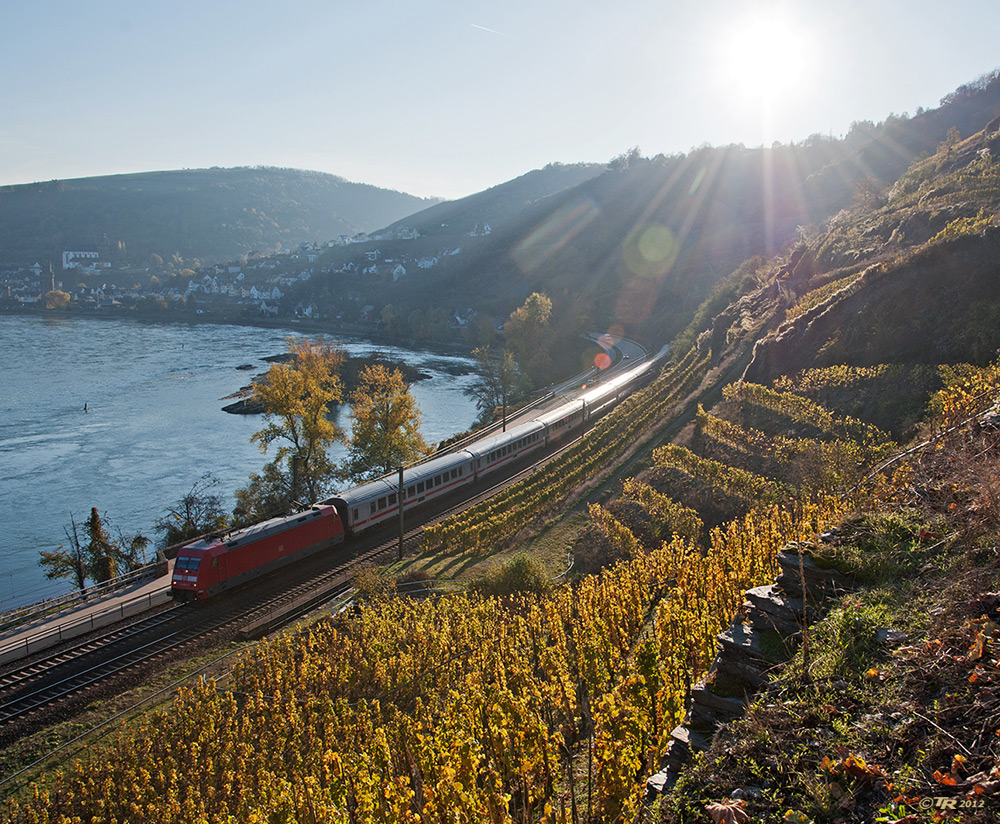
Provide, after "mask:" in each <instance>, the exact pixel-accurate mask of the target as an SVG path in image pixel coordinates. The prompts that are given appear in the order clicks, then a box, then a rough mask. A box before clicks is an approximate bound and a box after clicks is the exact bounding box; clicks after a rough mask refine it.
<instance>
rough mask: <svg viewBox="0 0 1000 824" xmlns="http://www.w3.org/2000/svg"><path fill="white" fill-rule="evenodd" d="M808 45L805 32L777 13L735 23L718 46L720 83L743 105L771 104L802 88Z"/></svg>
mask: <svg viewBox="0 0 1000 824" xmlns="http://www.w3.org/2000/svg"><path fill="white" fill-rule="evenodd" d="M807 41H808V37H807V32H806V31H805V30H804V28H803V27H802V26H801V25H800V24H799V23H798V22H797V21H795V20H794V19H793V18H792V17H790V16H788V15H787V14H784V13H781V12H779V11H776V10H774V11H757V12H755V13H754V14H752V15H748V16H746V17H744V18H742V19H736V20H734V21H733V25H732V28H731V29H730V30H729V33H728V35H727V36H725V37H724V38H723V42H722V44H721V45H722V55H721V60H720V70H721V74H722V80H723V82H724V83H726V85H727V86H729V87H730V88H731V89H732V92H733V94H734V95H737V96H739V97H740V98H741V99H742V100H743V101H744V102H747V103H752V102H767V103H770V102H773V101H774V100H775V99H776V98H778V97H780V96H781V95H783V94H786V93H787V92H790V91H793V90H795V89H797V88H801V87H802V86H804V81H805V76H806V73H807V70H808V68H809V55H808V46H807Z"/></svg>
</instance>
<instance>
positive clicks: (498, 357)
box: [466, 346, 525, 423]
mask: <svg viewBox="0 0 1000 824" xmlns="http://www.w3.org/2000/svg"><path fill="white" fill-rule="evenodd" d="M472 354H473V355H474V356H475V358H476V360H477V361H478V362H479V378H478V379H477V380H476V382H475V383H473V384H472V386H470V387H469V389H468V390H466V391H467V393H468V395H469V396H470V397H472V398H475V401H476V409H478V410H479V420H480V421H481V422H483V423H490V422H492V421H493V420H494V419H495V418H496V414H497V409H500V408H505V407H506V406H507V405H508V404H509V403H511V402H512V401H515V400H518V399H519V398H520V397H522V396H523V395H524V392H525V380H524V375H522V374H521V369H520V367H519V366H518V365H517V361H516V360H515V359H514V355H513V354H512V353H511V351H510V350H509V349H503V350H501V351H500V352H498V353H496V352H494V350H493V347H490V346H480V347H479V348H478V349H476V350H475V351H474V352H473V353H472Z"/></svg>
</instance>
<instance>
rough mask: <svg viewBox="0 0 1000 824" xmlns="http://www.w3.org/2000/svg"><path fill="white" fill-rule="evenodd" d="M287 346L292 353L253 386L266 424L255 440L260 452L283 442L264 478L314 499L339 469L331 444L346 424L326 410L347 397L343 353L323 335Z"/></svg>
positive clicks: (294, 496) (291, 497)
mask: <svg viewBox="0 0 1000 824" xmlns="http://www.w3.org/2000/svg"><path fill="white" fill-rule="evenodd" d="M288 349H289V351H290V352H291V353H292V354H293V355H294V356H295V357H294V359H293V360H292V361H291V362H290V363H276V364H274V365H272V366H271V368H270V369H269V370H268V373H267V377H266V379H265V380H264V381H263V382H261V383H260V384H258V385H257V387H256V389H255V391H256V393H257V397H258V398H259V399H260V401H261V403H262V404H263V406H264V412H265V415H266V416H267V425H266V426H264V428H263V429H261V430H260V431H258V432H256V433H254V435H253V436H252V437H251V440H252V441H254V442H255V443H257V444H258V445H259V446H260V450H261V452H267V449H268V447H269V446H270V445H271V444H272V443H275V442H278V443H279V444H280V445H279V446H278V449H277V451H276V453H275V458H274V461H272V463H271V464H269V465H268V467H270V471H268V467H265V478H267V477H271V478H272V479H273V480H275V481H276V482H277V483H284V484H285V485H286V486H287V493H288V496H287V497H288V502H293V501H302V502H306V503H312V502H313V501H316V500H318V499H319V498H320V497H322V495H323V494H324V492H325V491H326V487H327V485H328V483H329V482H330V480H331V479H332V478H333V476H334V474H335V466H334V463H333V461H332V460H331V459H330V456H329V454H328V453H327V449H328V448H329V447H330V446H332V445H333V444H334V443H337V442H338V441H340V442H342V441H343V440H344V433H343V430H341V428H340V427H339V426H337V425H336V423H334V422H333V421H332V420H330V418H329V417H328V416H327V410H328V407H329V406H330V405H331V404H335V403H339V402H340V401H342V400H343V388H342V385H341V382H340V375H339V370H340V367H341V364H343V362H344V353H343V351H341V350H340V349H338V348H337V347H336V346H334V345H332V344H330V343H328V342H327V341H325V340H323V338H317V339H315V340H308V339H301V340H296V339H294V338H291V339H289V341H288ZM251 483H253V481H251ZM238 497H239V495H238ZM278 497H279V498H280V496H278ZM255 514H258V515H267V514H271V513H263V512H261V513H255Z"/></svg>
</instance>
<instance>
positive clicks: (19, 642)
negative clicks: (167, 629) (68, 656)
mask: <svg viewBox="0 0 1000 824" xmlns="http://www.w3.org/2000/svg"><path fill="white" fill-rule="evenodd" d="M162 569H163V565H162V564H161V566H160V567H159V568H156V567H147V568H146V569H145V570H143V571H142V572H141V574H138V575H134V576H131V579H130V580H126V581H124V582H122V581H119V582H117V583H116V585H115V587H114V588H113V589H109V590H106V591H103V592H95V593H91V594H88V597H87V598H86V600H84V599H83V597H82V596H80V595H79V593H77V594H75V595H73V596H64V597H62V598H54V599H51V600H50V601H42V602H41V603H38V604H33V605H31V606H30V607H24V608H22V609H19V610H15V611H12V612H10V613H0V627H5V626H6V627H8V628H6V629H0V666H2V665H4V664H9V663H11V662H12V661H17V660H19V659H21V658H27V657H28V656H29V655H34V654H35V653H37V652H41V651H43V650H45V649H48V648H50V647H54V646H56V645H57V644H61V643H62V642H63V641H68V640H70V639H73V638H78V637H80V636H82V635H86V634H87V633H89V632H93V631H94V630H97V629H100V628H101V627H106V626H110V625H111V624H113V623H115V622H116V621H121V620H122V619H124V618H128V617H130V616H134V615H139V614H141V613H143V612H146V611H148V610H150V609H153V608H154V607H157V606H160V605H161V604H165V603H167V602H169V601H170V576H171V573H172V572H173V561H170V562H169V563H168V564H167V566H166V572H163V571H162ZM158 571H159V572H160V574H159V575H157V574H156V573H157V572H158Z"/></svg>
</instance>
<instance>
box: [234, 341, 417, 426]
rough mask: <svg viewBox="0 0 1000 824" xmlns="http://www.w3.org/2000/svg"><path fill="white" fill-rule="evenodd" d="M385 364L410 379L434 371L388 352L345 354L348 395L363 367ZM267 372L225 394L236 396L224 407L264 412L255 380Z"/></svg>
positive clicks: (280, 358)
mask: <svg viewBox="0 0 1000 824" xmlns="http://www.w3.org/2000/svg"><path fill="white" fill-rule="evenodd" d="M293 357H294V355H292V354H291V353H290V352H285V353H283V354H281V355H270V356H268V357H266V358H263V360H265V361H267V362H268V363H287V362H288V361H290V360H292V358H293ZM376 365H380V366H384V367H386V368H387V369H398V370H399V371H400V372H402V373H403V378H404V379H405V380H406V382H407V383H416V382H417V381H422V380H427V379H428V378H429V377H430V375H427V374H425V373H423V372H421V371H420V370H419V369H417V368H415V367H413V366H409V365H408V364H406V363H404V362H403V361H397V360H392V359H390V358H387V357H385V356H384V355H379V354H377V353H374V352H373V353H371V354H368V355H362V356H359V357H352V356H350V355H349V356H348V357H347V358H345V360H344V363H343V366H341V368H340V379H341V381H343V384H344V395H345V396H347V395H348V394H350V393H351V392H352V391H354V389H356V388H357V386H358V384H360V382H361V377H360V376H361V370H362V369H364V368H365V367H366V366H376ZM236 368H237V369H240V370H243V371H247V370H248V369H252V368H254V367H253V366H252V365H251V364H241V365H240V366H237V367H236ZM266 376H267V373H266V372H262V373H261V374H259V375H256V376H255V377H254V379H253V382H252V383H250V384H248V385H247V386H243V387H241V388H240V389H238V390H237V391H236V392H233V393H232V394H231V395H226V397H224V398H222V400H224V401H228V400H232V399H233V398H235V399H236V400H234V401H233V403H230V404H228V405H227V406H224V407H222V411H223V412H229V413H230V414H232V415H262V414H263V413H264V407H263V405H262V404H261V402H260V400H259V399H258V397H257V393H256V392H255V391H254V384H256V383H257V382H258V381H262V380H264V379H265V378H266Z"/></svg>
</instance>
